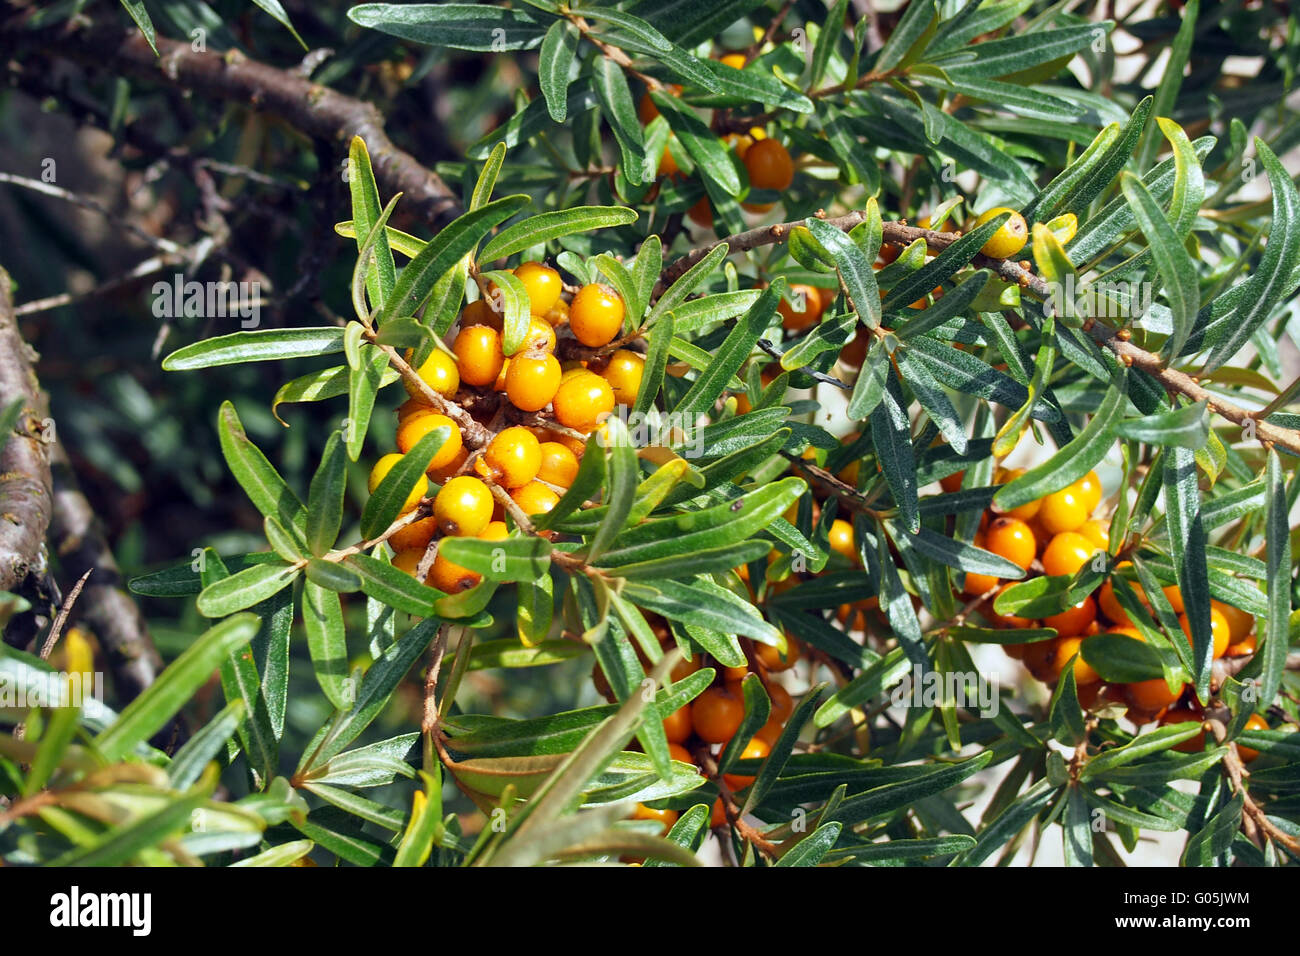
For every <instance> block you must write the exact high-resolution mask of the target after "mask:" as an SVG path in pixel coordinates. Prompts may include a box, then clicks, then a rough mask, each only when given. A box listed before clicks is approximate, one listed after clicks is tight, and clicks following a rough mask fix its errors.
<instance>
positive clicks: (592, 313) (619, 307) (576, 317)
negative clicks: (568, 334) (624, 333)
mask: <svg viewBox="0 0 1300 956" xmlns="http://www.w3.org/2000/svg"><path fill="white" fill-rule="evenodd" d="M623 312H624V309H623V300H622V299H621V298H619V295H618V293H617V292H615V291H614V290H613V289H611V288H610V287H609V286H607V285H600V284H597V283H591V284H590V285H584V286H583V287H582V288H581V289H579V290H578V294H577V295H575V296H574V297H573V302H572V303H570V305H569V327H570V328H571V329H573V334H574V335H575V336H576V337H577V339H578V341H579V342H581V343H582V344H583V345H586V346H589V347H591V348H596V347H598V346H601V345H605V344H607V343H609V342H610V341H612V340H613V338H614V336H616V335H618V333H619V330H621V329H622V328H623Z"/></svg>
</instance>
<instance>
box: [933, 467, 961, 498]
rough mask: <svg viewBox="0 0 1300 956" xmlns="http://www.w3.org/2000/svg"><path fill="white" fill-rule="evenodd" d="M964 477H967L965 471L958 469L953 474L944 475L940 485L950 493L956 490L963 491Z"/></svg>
mask: <svg viewBox="0 0 1300 956" xmlns="http://www.w3.org/2000/svg"><path fill="white" fill-rule="evenodd" d="M964 477H966V472H965V471H958V472H954V473H953V474H951V475H944V476H943V477H942V478H940V479H939V487H940V488H942V489H943V490H944V491H946V492H948V494H952V493H953V492H954V491H961V481H962V479H963V478H964Z"/></svg>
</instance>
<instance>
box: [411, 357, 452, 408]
mask: <svg viewBox="0 0 1300 956" xmlns="http://www.w3.org/2000/svg"><path fill="white" fill-rule="evenodd" d="M411 357H412V353H411V350H410V349H407V350H406V360H407V361H408V362H409V361H410V360H411ZM415 374H416V375H418V376H419V377H420V378H421V380H422V381H423V382H424V383H425V384H426V385H428V386H429V387H430V388H431V389H433V390H434V391H435V392H437V393H438V394H439V395H441V396H443V397H444V398H451V397H452V396H453V395H455V394H456V389H458V388H460V374H459V372H458V371H457V369H456V361H455V359H453V358H452V357H451V356H450V355H448V354H447V353H446V352H444V351H443V350H442V349H434V350H433V351H432V352H430V353H429V357H428V358H427V359H425V360H424V364H423V365H421V366H420V367H419V368H418V369H416V370H415ZM402 385H403V386H405V388H406V394H408V395H410V396H411V397H412V398H414V397H416V396H419V395H422V394H423V393H422V392H421V391H420V389H419V388H418V387H416V385H415V384H414V383H412V382H410V381H408V380H406V379H405V378H403V379H402Z"/></svg>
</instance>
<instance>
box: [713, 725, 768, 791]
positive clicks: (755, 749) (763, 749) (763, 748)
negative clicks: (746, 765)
mask: <svg viewBox="0 0 1300 956" xmlns="http://www.w3.org/2000/svg"><path fill="white" fill-rule="evenodd" d="M771 752H772V748H771V747H770V746H768V743H767V741H766V740H762V739H761V738H759V737H757V736H755V737H752V738H750V741H749V743H747V744H745V749H744V750H742V751H741V752H740V759H741V760H761V759H762V758H764V757H766V756H767V755H768V754H770V753H771ZM722 779H723V780H725V781H726V782H727V786H728V787H730V788H731V789H732V790H743V789H745V788H746V787H748V786H749V785H750V784H752V783H753V782H754V778H753V777H748V776H742V775H740V774H735V773H727V774H723V775H722Z"/></svg>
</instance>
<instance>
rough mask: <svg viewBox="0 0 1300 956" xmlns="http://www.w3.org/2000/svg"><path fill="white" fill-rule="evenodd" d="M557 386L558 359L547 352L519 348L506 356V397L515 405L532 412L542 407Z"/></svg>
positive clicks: (548, 400) (558, 379) (558, 374)
mask: <svg viewBox="0 0 1300 956" xmlns="http://www.w3.org/2000/svg"><path fill="white" fill-rule="evenodd" d="M559 387H560V363H559V361H558V360H557V359H556V358H555V356H554V355H551V354H550V353H549V352H521V353H519V354H516V355H513V356H511V357H510V368H509V369H507V370H506V397H507V398H509V399H510V403H511V404H512V405H514V406H515V408H518V409H521V410H522V411H525V412H536V411H540V410H541V409H543V408H545V407H546V406H547V405H549V404H550V403H551V399H552V398H554V397H555V390H556V389H558V388H559Z"/></svg>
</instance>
